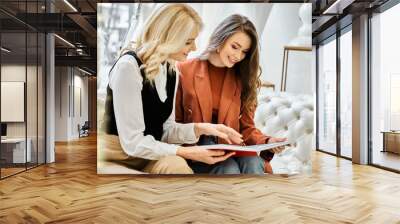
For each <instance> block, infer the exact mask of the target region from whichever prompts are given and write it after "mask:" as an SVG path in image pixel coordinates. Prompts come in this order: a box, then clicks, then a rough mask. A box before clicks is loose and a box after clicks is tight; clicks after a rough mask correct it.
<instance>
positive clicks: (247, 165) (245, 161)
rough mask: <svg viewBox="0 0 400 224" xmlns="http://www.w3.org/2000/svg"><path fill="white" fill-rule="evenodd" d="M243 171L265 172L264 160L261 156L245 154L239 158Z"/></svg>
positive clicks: (252, 172) (250, 172)
mask: <svg viewBox="0 0 400 224" xmlns="http://www.w3.org/2000/svg"><path fill="white" fill-rule="evenodd" d="M237 161H238V164H239V167H240V171H241V173H246V174H264V160H263V159H262V158H260V157H259V156H244V157H238V158H237Z"/></svg>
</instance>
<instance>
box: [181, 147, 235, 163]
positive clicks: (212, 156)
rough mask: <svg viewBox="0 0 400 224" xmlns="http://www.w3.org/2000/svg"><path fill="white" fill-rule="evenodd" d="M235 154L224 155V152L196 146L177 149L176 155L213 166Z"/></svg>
mask: <svg viewBox="0 0 400 224" xmlns="http://www.w3.org/2000/svg"><path fill="white" fill-rule="evenodd" d="M234 154H235V152H229V153H225V151H224V150H210V149H203V148H200V147H198V146H190V147H179V148H178V150H177V151H176V155H178V156H181V157H183V158H185V159H191V160H195V161H199V162H203V163H207V164H210V165H212V164H215V163H218V162H221V161H224V160H226V159H228V158H229V157H231V156H233V155H234Z"/></svg>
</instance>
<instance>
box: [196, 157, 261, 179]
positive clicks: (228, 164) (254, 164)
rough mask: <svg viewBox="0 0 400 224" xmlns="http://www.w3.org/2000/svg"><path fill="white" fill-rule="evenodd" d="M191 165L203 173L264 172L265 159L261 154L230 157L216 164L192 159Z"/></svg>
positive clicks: (197, 171) (259, 173)
mask: <svg viewBox="0 0 400 224" xmlns="http://www.w3.org/2000/svg"><path fill="white" fill-rule="evenodd" d="M189 166H190V168H192V170H193V171H194V173H203V174H205V173H208V174H258V175H263V174H264V160H263V159H262V158H261V157H259V156H243V157H230V158H228V159H227V160H225V161H222V162H219V163H216V164H214V165H209V164H206V163H202V162H192V161H191V162H189Z"/></svg>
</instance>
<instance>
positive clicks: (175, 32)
mask: <svg viewBox="0 0 400 224" xmlns="http://www.w3.org/2000/svg"><path fill="white" fill-rule="evenodd" d="M202 26H203V24H202V22H201V18H200V16H199V15H198V14H197V12H196V11H195V10H194V9H193V8H191V7H190V6H188V5H186V4H182V3H176V4H164V5H163V6H161V7H159V8H158V9H156V10H155V11H154V12H153V13H152V14H151V16H150V17H149V18H148V19H147V21H146V22H145V25H144V27H143V30H142V33H141V34H140V35H139V36H138V38H137V40H136V43H134V46H133V50H134V51H135V52H136V54H137V55H138V57H139V58H140V59H141V60H142V63H143V65H142V67H143V69H144V71H145V76H146V79H147V80H149V81H152V80H154V78H155V77H156V76H157V74H158V73H159V69H160V64H161V63H163V62H165V61H167V62H169V63H170V65H171V66H172V67H173V66H174V65H175V61H174V60H172V59H170V58H169V56H170V55H171V54H173V53H176V52H178V51H180V50H181V49H182V48H183V47H184V46H185V44H186V42H187V40H188V39H189V38H190V35H191V34H192V32H193V31H195V32H199V31H200V29H201V28H202ZM126 50H127V49H125V50H124V51H126ZM128 50H129V49H128Z"/></svg>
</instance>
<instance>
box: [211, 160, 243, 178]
mask: <svg viewBox="0 0 400 224" xmlns="http://www.w3.org/2000/svg"><path fill="white" fill-rule="evenodd" d="M211 173H212V174H240V169H239V165H238V163H237V162H236V161H235V160H234V159H233V158H228V159H226V160H225V161H222V162H219V163H218V164H215V165H214V168H213V169H212V170H211Z"/></svg>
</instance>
